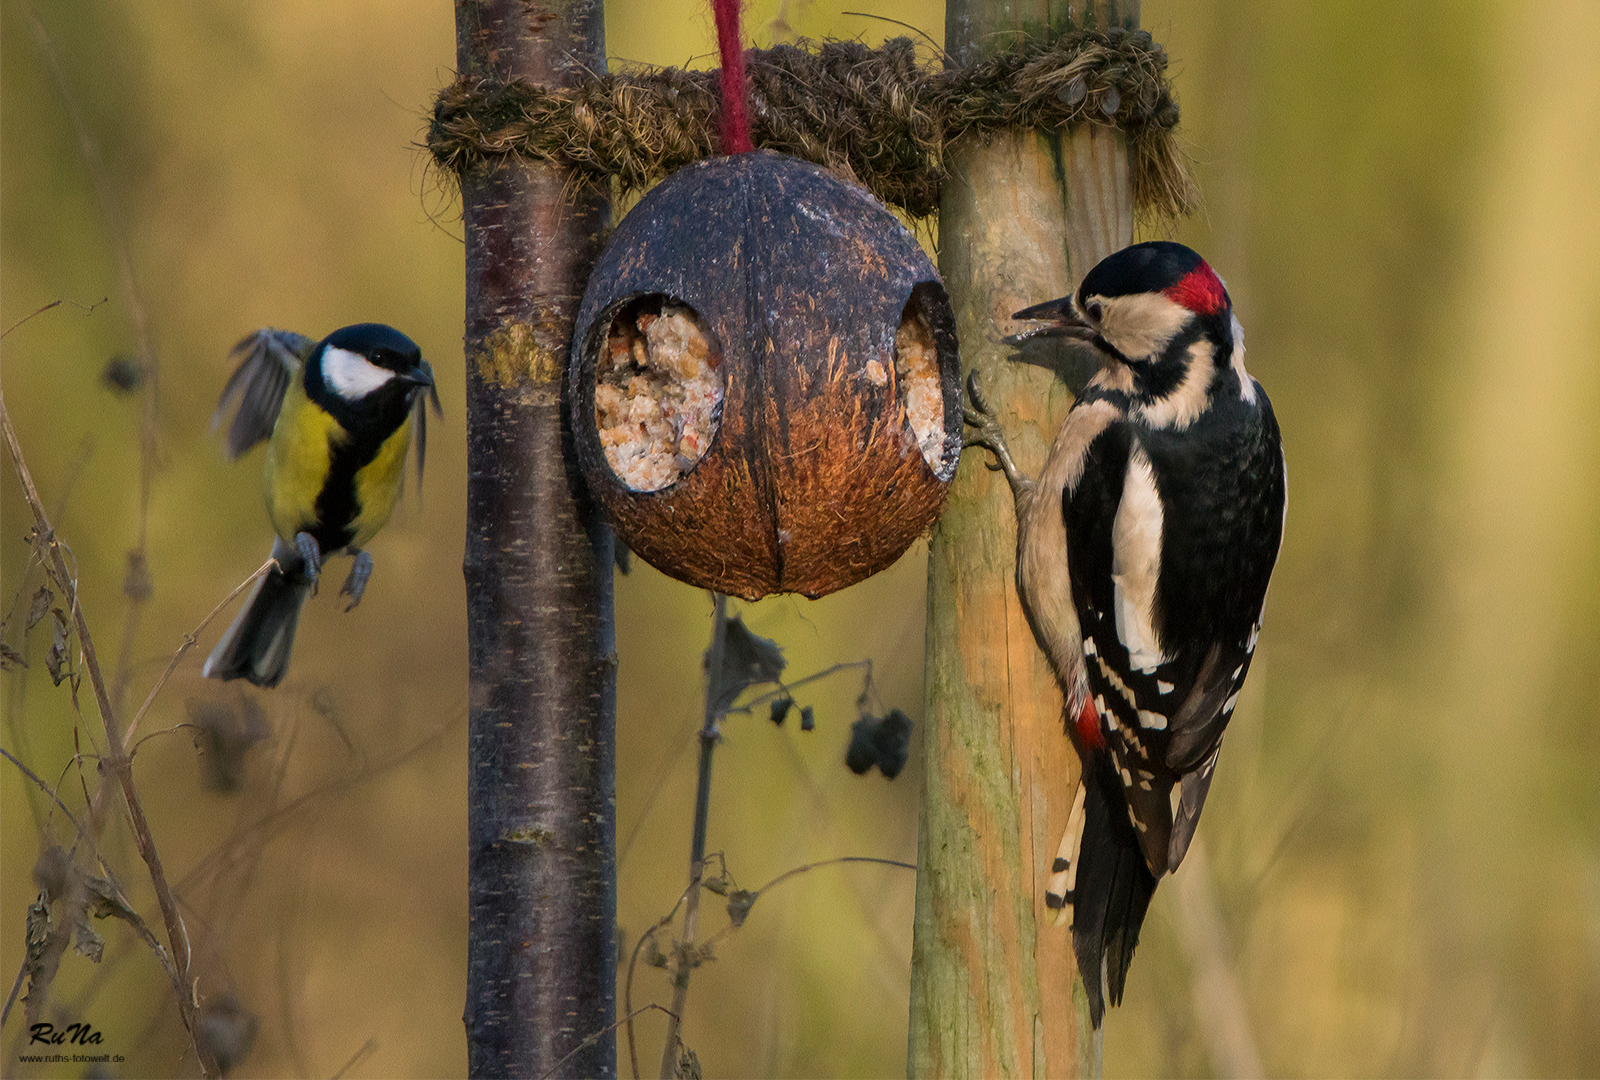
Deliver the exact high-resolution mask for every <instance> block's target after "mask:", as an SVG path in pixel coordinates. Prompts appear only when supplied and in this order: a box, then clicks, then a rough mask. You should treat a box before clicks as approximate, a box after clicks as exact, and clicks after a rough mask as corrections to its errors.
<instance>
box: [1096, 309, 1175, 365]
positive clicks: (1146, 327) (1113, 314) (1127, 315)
mask: <svg viewBox="0 0 1600 1080" xmlns="http://www.w3.org/2000/svg"><path fill="white" fill-rule="evenodd" d="M1104 312H1105V313H1104V315H1103V316H1102V317H1101V320H1100V332H1101V333H1102V334H1103V335H1104V336H1105V339H1106V340H1107V341H1109V342H1111V344H1112V345H1115V346H1116V347H1117V349H1118V350H1120V351H1121V353H1122V355H1123V356H1129V357H1132V358H1134V359H1135V360H1137V359H1139V358H1141V357H1146V356H1155V355H1157V354H1159V353H1160V352H1161V351H1162V350H1163V349H1165V348H1166V347H1167V342H1169V341H1171V340H1172V339H1173V338H1175V337H1177V336H1178V332H1179V331H1181V330H1182V329H1183V328H1184V327H1185V326H1187V325H1188V324H1189V320H1190V319H1191V318H1192V317H1193V316H1192V314H1191V312H1190V311H1189V309H1188V308H1186V307H1184V306H1183V305H1181V304H1177V303H1174V302H1173V301H1172V300H1170V299H1168V298H1167V297H1165V296H1162V295H1161V294H1160V293H1135V294H1134V295H1132V296H1115V297H1109V298H1106V299H1105V303H1104Z"/></svg>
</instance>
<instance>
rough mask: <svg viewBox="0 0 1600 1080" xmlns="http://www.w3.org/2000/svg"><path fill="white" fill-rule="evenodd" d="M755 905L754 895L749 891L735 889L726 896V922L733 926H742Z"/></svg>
mask: <svg viewBox="0 0 1600 1080" xmlns="http://www.w3.org/2000/svg"><path fill="white" fill-rule="evenodd" d="M755 904H756V894H755V893H753V892H751V891H750V890H749V889H735V890H734V891H733V892H731V893H729V894H728V921H729V922H731V923H733V925H734V926H743V925H744V921H745V919H746V918H747V917H748V916H749V915H750V909H751V908H753V907H755Z"/></svg>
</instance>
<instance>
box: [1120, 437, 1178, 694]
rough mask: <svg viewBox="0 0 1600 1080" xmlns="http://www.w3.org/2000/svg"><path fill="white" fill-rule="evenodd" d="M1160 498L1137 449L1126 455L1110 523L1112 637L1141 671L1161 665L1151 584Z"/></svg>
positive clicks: (1156, 573) (1157, 567)
mask: <svg viewBox="0 0 1600 1080" xmlns="http://www.w3.org/2000/svg"><path fill="white" fill-rule="evenodd" d="M1161 531H1162V514H1161V496H1160V493H1159V492H1157V491H1156V478H1155V471H1154V470H1153V469H1152V468H1151V467H1150V459H1149V458H1148V457H1147V456H1145V452H1144V450H1143V449H1142V448H1141V447H1138V446H1135V447H1134V448H1133V451H1132V452H1131V453H1130V454H1129V455H1128V473H1127V476H1126V477H1125V478H1124V480H1123V484H1122V501H1121V502H1120V503H1118V504H1117V516H1116V517H1115V518H1114V519H1112V523H1111V581H1112V586H1113V591H1114V596H1115V598H1116V620H1117V637H1118V639H1119V640H1121V642H1122V644H1123V645H1124V646H1125V647H1126V648H1127V650H1128V660H1129V662H1130V663H1132V664H1133V666H1134V667H1135V668H1138V669H1139V670H1140V671H1145V672H1150V671H1154V670H1155V669H1156V668H1157V667H1159V666H1160V665H1161V664H1163V663H1165V662H1166V659H1167V658H1166V657H1165V656H1164V655H1162V652H1161V645H1160V642H1159V641H1158V639H1157V637H1156V630H1155V622H1154V619H1155V606H1156V582H1157V581H1158V580H1159V578H1160V576H1161Z"/></svg>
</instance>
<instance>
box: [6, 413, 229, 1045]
mask: <svg viewBox="0 0 1600 1080" xmlns="http://www.w3.org/2000/svg"><path fill="white" fill-rule="evenodd" d="M0 436H3V437H4V439H5V443H6V449H7V450H8V451H9V452H10V454H11V464H12V466H13V467H14V468H15V469H16V473H17V479H18V480H19V481H21V483H22V493H23V497H24V498H25V499H26V500H27V503H28V507H29V509H31V510H32V511H33V517H34V524H35V528H36V533H35V542H36V543H37V544H39V545H41V546H42V547H43V548H45V549H46V550H47V551H48V552H49V555H50V563H51V565H53V567H54V570H55V574H54V577H55V579H56V584H57V585H58V586H59V587H60V588H61V590H62V592H63V593H66V594H67V596H68V600H69V602H70V603H69V606H70V607H71V609H72V618H73V623H74V624H75V626H76V629H77V632H78V646H79V648H80V649H81V650H82V653H83V661H84V667H85V668H86V669H87V670H88V673H89V684H90V686H91V687H92V688H93V690H94V695H95V701H96V703H97V704H98V705H99V708H100V721H101V723H102V724H103V725H104V727H105V733H106V741H107V755H108V756H107V758H106V759H105V760H104V761H103V763H102V764H103V765H105V766H106V767H108V768H109V769H110V770H111V772H112V773H113V774H114V775H115V776H116V778H117V780H118V782H119V783H120V785H121V787H122V796H123V800H124V802H125V803H126V805H127V807H128V824H129V826H130V827H131V831H132V833H133V841H134V846H135V848H137V849H138V852H139V857H140V858H141V859H143V860H144V864H145V867H146V868H147V869H148V870H149V872H150V883H151V885H153V886H154V887H155V893H156V902H157V903H158V904H159V905H160V907H161V916H162V921H163V922H164V923H165V925H166V931H167V943H168V945H169V946H170V948H171V955H172V958H173V967H174V970H175V971H176V972H177V974H178V976H179V978H180V980H181V982H182V983H183V984H184V985H185V986H186V987H191V988H192V982H191V980H190V978H189V942H188V937H187V933H186V931H185V930H184V927H183V917H182V916H181V915H180V914H179V913H178V903H177V900H176V899H175V898H174V897H173V895H172V889H171V887H170V886H169V885H168V884H167V875H166V871H165V870H164V869H162V866H161V858H160V856H159V855H158V854H157V853H156V846H155V840H154V838H153V837H152V836H151V833H150V823H149V821H147V820H146V818H145V816H144V807H143V805H142V804H141V803H140V801H139V792H138V789H137V788H136V787H135V786H134V782H133V763H132V761H131V760H130V759H129V758H128V755H127V752H126V751H125V750H124V749H123V747H122V741H121V739H120V738H119V737H118V733H117V722H116V716H115V713H114V711H113V709H112V705H111V697H110V694H109V692H108V691H107V689H106V683H105V678H104V676H103V674H102V672H101V670H100V661H99V658H98V657H97V656H96V655H95V651H94V640H93V638H92V637H91V636H90V634H89V622H88V619H87V618H86V617H85V616H84V613H83V605H82V603H81V602H80V598H79V596H78V592H77V588H76V586H75V583H74V582H73V579H72V575H71V574H69V573H68V572H67V564H66V560H65V559H64V558H63V557H62V555H61V546H60V544H59V543H57V541H56V539H55V532H54V530H53V529H52V528H51V526H50V519H49V518H48V517H47V516H46V515H45V509H44V502H43V501H42V500H41V499H40V498H39V490H38V488H36V487H35V486H34V483H33V474H32V473H30V472H29V471H28V466H27V462H26V461H25V460H24V459H23V456H22V446H21V444H20V443H19V442H18V441H17V432H16V429H15V428H14V427H12V425H11V413H10V411H9V410H7V408H6V405H5V395H4V393H3V392H0ZM178 1013H179V1015H180V1017H181V1018H182V1019H183V1026H184V1028H185V1029H186V1030H187V1031H188V1033H189V1041H190V1044H191V1046H192V1047H193V1049H194V1052H195V1054H196V1056H197V1058H198V1060H199V1064H200V1072H201V1075H203V1076H211V1075H212V1074H213V1073H215V1071H216V1063H215V1061H214V1060H213V1059H212V1057H211V1054H210V1051H209V1050H208V1049H206V1048H205V1047H203V1046H202V1045H201V1044H200V1041H199V1040H198V1038H197V1037H196V1018H195V1005H194V999H193V994H192V993H189V992H187V990H180V992H179V994H178Z"/></svg>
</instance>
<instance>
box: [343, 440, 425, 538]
mask: <svg viewBox="0 0 1600 1080" xmlns="http://www.w3.org/2000/svg"><path fill="white" fill-rule="evenodd" d="M411 423H412V421H411V418H410V417H409V416H407V417H406V421H405V423H403V424H401V425H400V426H399V427H398V428H396V429H395V432H394V434H393V435H390V436H389V437H388V438H387V439H385V440H383V442H382V444H381V445H379V447H378V452H377V453H376V454H374V455H373V457H372V460H371V461H369V462H367V463H366V464H365V465H363V466H362V467H361V468H359V469H357V470H356V476H355V489H356V492H355V493H356V514H355V518H354V519H353V520H352V521H351V522H350V530H351V533H352V534H353V535H352V537H351V540H350V546H351V547H355V548H361V547H365V546H366V544H367V541H368V540H371V539H372V537H373V535H374V534H375V533H376V532H377V531H378V530H379V529H381V528H383V526H384V523H385V522H387V521H388V520H389V515H390V514H392V513H394V504H395V503H396V502H397V501H399V499H400V485H401V483H402V482H403V481H404V479H405V472H406V451H407V450H409V449H410V448H411Z"/></svg>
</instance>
